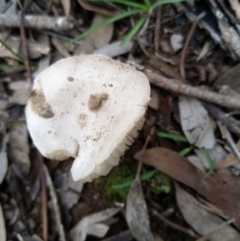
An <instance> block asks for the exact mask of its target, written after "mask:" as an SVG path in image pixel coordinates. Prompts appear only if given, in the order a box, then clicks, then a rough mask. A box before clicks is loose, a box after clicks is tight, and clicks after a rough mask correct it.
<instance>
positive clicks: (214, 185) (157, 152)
mask: <svg viewBox="0 0 240 241" xmlns="http://www.w3.org/2000/svg"><path fill="white" fill-rule="evenodd" d="M141 155H142V154H141V152H138V153H137V154H136V155H135V158H136V159H137V160H139V158H140V157H141ZM142 161H143V163H145V164H148V165H151V166H154V167H155V168H157V169H158V170H160V171H162V172H164V173H165V174H167V175H169V176H170V177H172V178H174V179H175V180H177V181H179V182H182V183H184V184H185V185H187V186H189V187H191V188H193V189H195V190H196V191H197V192H198V193H200V194H201V195H202V196H204V197H205V198H206V199H207V200H209V201H210V202H212V203H213V204H214V205H215V206H216V207H218V208H220V209H222V210H223V211H224V212H226V213H227V214H228V215H230V216H232V217H233V218H235V220H236V226H237V228H238V229H239V230H240V216H239V214H240V184H239V183H238V181H237V180H235V179H234V178H233V177H232V176H230V175H227V174H224V173H214V174H211V176H210V177H206V176H205V175H206V173H204V172H203V171H201V170H199V169H198V168H197V167H195V166H194V165H192V164H191V163H190V162H189V161H188V160H187V159H186V158H184V157H181V156H180V155H179V154H178V153H177V152H174V151H171V150H169V149H166V148H162V147H155V148H151V149H148V150H146V151H145V152H144V154H143V156H142Z"/></svg>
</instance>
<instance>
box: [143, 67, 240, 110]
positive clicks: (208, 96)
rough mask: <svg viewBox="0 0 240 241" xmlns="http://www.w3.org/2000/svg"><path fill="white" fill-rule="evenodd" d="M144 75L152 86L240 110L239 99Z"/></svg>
mask: <svg viewBox="0 0 240 241" xmlns="http://www.w3.org/2000/svg"><path fill="white" fill-rule="evenodd" d="M144 73H145V74H146V76H147V77H148V79H149V81H150V83H151V84H153V85H156V86H158V87H160V88H163V89H165V90H168V91H171V92H174V93H175V94H180V95H186V96H191V97H195V98H198V99H201V100H205V101H208V102H211V103H215V104H217V105H220V106H225V107H228V108H233V109H238V110H239V109H240V102H239V99H238V98H236V97H234V96H224V95H221V94H217V93H214V92H212V91H208V90H202V89H200V88H196V87H192V86H189V85H187V84H183V83H181V82H180V81H179V80H175V79H168V78H166V77H164V76H162V75H159V74H157V73H154V72H152V71H148V70H144Z"/></svg>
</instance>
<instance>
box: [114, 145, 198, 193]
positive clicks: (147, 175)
mask: <svg viewBox="0 0 240 241" xmlns="http://www.w3.org/2000/svg"><path fill="white" fill-rule="evenodd" d="M194 148H195V146H189V147H187V148H185V149H183V150H182V151H180V152H179V155H180V156H186V155H188V154H189V153H190V152H191V151H192V150H194ZM157 172H158V170H157V169H154V170H152V171H148V172H145V173H144V174H143V175H141V176H140V180H141V181H146V180H149V179H151V178H152V177H153V176H154V175H155V174H156V173H157ZM133 181H134V180H130V181H127V182H124V183H120V184H116V185H113V186H111V188H112V189H115V190H117V189H118V190H119V189H123V188H127V187H130V186H131V185H132V183H133Z"/></svg>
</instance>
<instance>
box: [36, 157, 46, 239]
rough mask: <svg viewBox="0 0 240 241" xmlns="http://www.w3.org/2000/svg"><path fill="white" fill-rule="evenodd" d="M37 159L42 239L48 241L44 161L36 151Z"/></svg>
mask: <svg viewBox="0 0 240 241" xmlns="http://www.w3.org/2000/svg"><path fill="white" fill-rule="evenodd" d="M37 159H38V161H39V165H40V169H39V172H40V181H41V195H42V225H43V240H44V241H48V213H47V186H46V177H45V175H44V161H43V157H42V155H41V154H40V153H39V152H38V153H37Z"/></svg>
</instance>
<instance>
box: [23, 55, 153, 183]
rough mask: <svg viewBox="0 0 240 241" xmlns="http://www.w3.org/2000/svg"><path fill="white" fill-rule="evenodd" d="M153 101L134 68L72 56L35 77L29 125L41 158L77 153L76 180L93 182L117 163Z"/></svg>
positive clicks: (28, 110) (102, 58)
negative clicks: (150, 101) (150, 100)
mask: <svg viewBox="0 0 240 241" xmlns="http://www.w3.org/2000/svg"><path fill="white" fill-rule="evenodd" d="M149 99H150V86H149V81H148V79H147V77H146V76H145V75H144V74H143V73H141V72H139V71H137V70H136V69H135V68H133V67H131V66H129V65H126V64H123V63H120V62H117V61H115V60H113V59H110V58H108V57H105V56H102V55H82V56H75V57H69V58H66V59H62V60H60V61H58V62H56V63H54V64H53V65H51V66H50V67H48V68H47V69H45V70H44V71H43V72H41V73H40V74H39V75H38V76H37V77H36V80H35V82H34V85H33V90H32V94H31V97H30V99H29V101H28V104H27V107H26V118H27V125H28V129H29V132H30V135H31V137H32V140H33V142H34V144H35V146H36V147H37V148H38V149H39V151H40V152H41V154H42V155H43V156H45V157H47V158H50V159H55V160H65V159H68V158H70V157H73V158H74V159H75V160H74V162H73V165H72V168H71V172H72V176H73V179H74V180H82V181H92V180H93V179H94V178H96V177H98V176H99V175H106V174H107V173H108V172H109V171H110V170H111V169H112V167H113V166H115V165H118V163H119V159H120V156H121V155H123V154H124V152H125V150H126V149H127V148H128V147H129V145H131V144H132V142H133V139H134V138H135V137H136V136H137V133H138V130H139V129H141V128H142V125H143V121H144V113H145V110H146V107H147V104H148V102H149Z"/></svg>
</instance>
